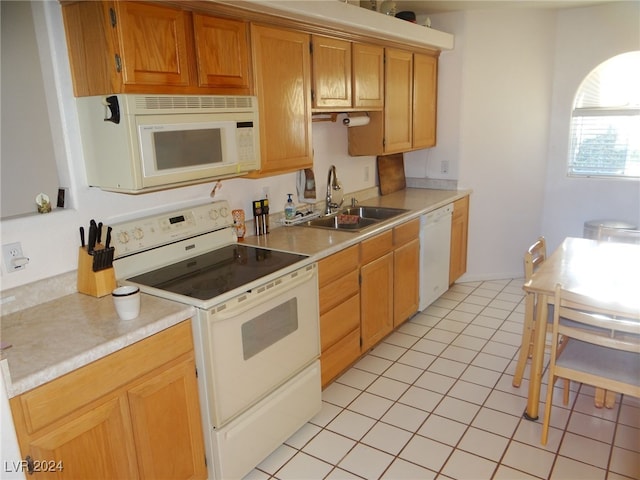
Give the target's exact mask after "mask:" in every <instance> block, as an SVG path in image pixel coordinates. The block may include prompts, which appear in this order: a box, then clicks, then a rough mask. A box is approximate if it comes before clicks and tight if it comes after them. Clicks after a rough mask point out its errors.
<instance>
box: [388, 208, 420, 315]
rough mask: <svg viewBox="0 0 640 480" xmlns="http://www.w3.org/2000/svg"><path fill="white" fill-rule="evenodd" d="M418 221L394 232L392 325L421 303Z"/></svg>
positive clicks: (402, 226) (411, 222)
mask: <svg viewBox="0 0 640 480" xmlns="http://www.w3.org/2000/svg"><path fill="white" fill-rule="evenodd" d="M419 235H420V219H415V220H411V221H409V222H406V223H404V224H402V225H399V226H397V227H395V228H394V229H393V246H394V251H393V326H394V327H397V326H398V325H400V324H402V323H404V322H405V321H406V320H408V319H409V318H410V317H411V316H412V315H413V314H414V313H416V312H417V311H418V304H419V300H420V238H419Z"/></svg>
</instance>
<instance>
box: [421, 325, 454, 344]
mask: <svg viewBox="0 0 640 480" xmlns="http://www.w3.org/2000/svg"><path fill="white" fill-rule="evenodd" d="M457 336H458V334H457V333H456V332H452V331H449V330H445V329H443V328H440V323H438V325H437V326H435V327H434V328H432V329H431V330H429V332H428V333H427V334H426V335H425V336H424V337H422V339H423V340H431V341H433V342H439V343H443V344H444V346H445V347H446V346H447V345H448V344H449V343H451V342H452V341H453V340H454V339H455V338H456V337H457Z"/></svg>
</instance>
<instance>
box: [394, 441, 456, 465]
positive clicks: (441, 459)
mask: <svg viewBox="0 0 640 480" xmlns="http://www.w3.org/2000/svg"><path fill="white" fill-rule="evenodd" d="M452 451H453V447H450V446H448V445H445V444H443V443H440V442H436V441H435V440H431V439H428V438H425V437H422V436H420V435H416V436H414V437H413V438H412V439H411V440H410V441H409V443H408V444H407V445H406V446H405V447H404V449H403V450H402V452H400V455H399V457H400V458H403V459H405V460H407V461H409V462H412V463H417V464H418V465H421V466H423V467H425V468H428V469H430V470H435V471H439V470H440V468H442V466H443V465H444V464H445V462H446V461H447V459H448V458H449V455H450V454H451V452H452Z"/></svg>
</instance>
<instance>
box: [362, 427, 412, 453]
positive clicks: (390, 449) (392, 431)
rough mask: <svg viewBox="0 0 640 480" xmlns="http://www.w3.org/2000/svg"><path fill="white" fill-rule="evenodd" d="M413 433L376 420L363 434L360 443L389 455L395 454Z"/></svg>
mask: <svg viewBox="0 0 640 480" xmlns="http://www.w3.org/2000/svg"><path fill="white" fill-rule="evenodd" d="M412 435H413V434H412V433H411V432H407V431H406V430H403V429H401V428H398V427H394V426H393V425H389V424H387V423H382V422H378V423H376V424H375V425H374V426H373V428H372V429H371V430H369V432H368V433H367V434H366V435H365V436H364V438H363V439H362V440H361V443H364V444H366V445H369V446H370V447H374V448H377V449H378V450H382V451H383V452H387V453H389V454H391V455H394V456H395V455H397V454H398V453H399V452H400V450H402V448H403V447H404V446H405V445H406V444H407V442H408V441H409V439H410V438H411V436H412Z"/></svg>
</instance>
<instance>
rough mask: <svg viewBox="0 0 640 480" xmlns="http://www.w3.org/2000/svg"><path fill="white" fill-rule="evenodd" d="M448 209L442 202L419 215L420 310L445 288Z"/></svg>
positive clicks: (448, 242) (446, 278)
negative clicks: (437, 206) (438, 206)
mask: <svg viewBox="0 0 640 480" xmlns="http://www.w3.org/2000/svg"><path fill="white" fill-rule="evenodd" d="M452 212H453V205H446V206H444V207H441V208H438V209H437V210H433V211H432V212H429V213H427V214H425V215H423V216H422V217H420V306H419V310H420V311H422V310H424V309H425V308H427V307H428V306H429V305H431V304H432V303H433V302H434V301H435V300H436V299H437V298H438V297H439V296H440V295H442V294H443V293H444V292H446V291H447V289H448V288H449V256H450V254H451V215H452Z"/></svg>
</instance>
